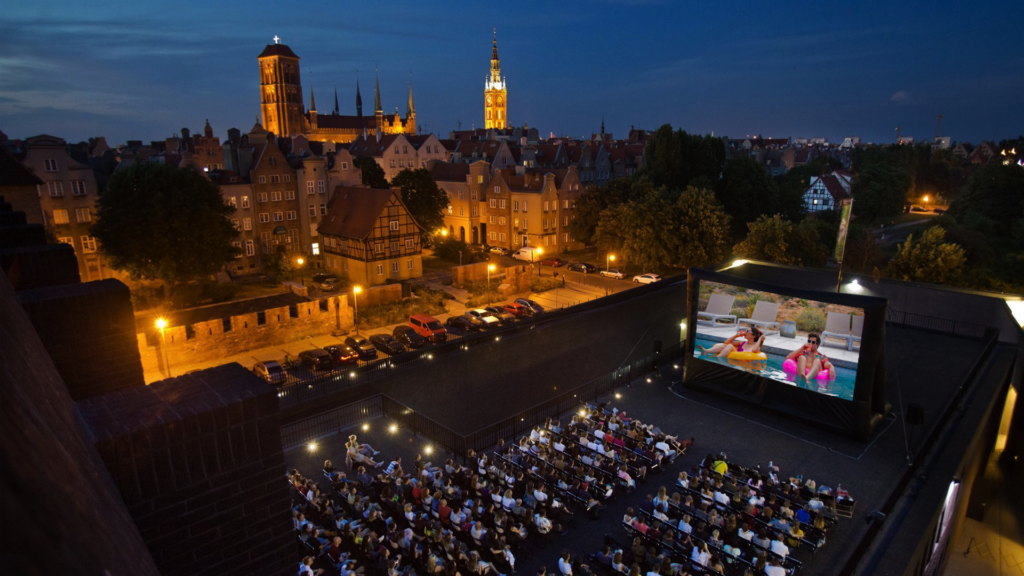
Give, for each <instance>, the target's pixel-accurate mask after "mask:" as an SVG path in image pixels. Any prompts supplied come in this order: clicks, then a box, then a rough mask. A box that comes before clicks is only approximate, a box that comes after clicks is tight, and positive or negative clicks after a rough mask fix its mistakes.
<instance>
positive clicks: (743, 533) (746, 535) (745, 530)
mask: <svg viewBox="0 0 1024 576" xmlns="http://www.w3.org/2000/svg"><path fill="white" fill-rule="evenodd" d="M736 535H737V536H739V537H740V538H743V539H744V540H746V541H747V542H750V541H751V540H752V539H753V538H754V531H753V530H751V529H750V527H749V526H747V525H746V524H744V525H743V526H740V529H739V530H738V531H737V532H736Z"/></svg>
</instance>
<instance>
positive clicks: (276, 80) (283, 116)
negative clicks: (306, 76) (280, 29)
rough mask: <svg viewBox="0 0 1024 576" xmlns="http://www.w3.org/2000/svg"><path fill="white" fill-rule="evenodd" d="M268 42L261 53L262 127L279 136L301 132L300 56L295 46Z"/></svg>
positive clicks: (275, 39) (302, 127)
mask: <svg viewBox="0 0 1024 576" xmlns="http://www.w3.org/2000/svg"><path fill="white" fill-rule="evenodd" d="M279 42H280V41H279V39H278V38H277V36H275V37H274V43H273V44H268V45H267V47H266V48H265V49H264V50H263V53H262V54H260V56H259V61H260V111H261V112H262V114H263V128H264V129H266V130H267V131H268V132H273V133H274V134H275V135H277V136H282V137H290V136H294V135H295V134H302V132H303V129H304V122H303V120H304V118H303V110H302V82H301V81H300V80H299V78H300V76H299V57H298V56H296V55H295V53H294V52H292V49H291V48H289V47H288V46H285V45H284V44H280V43H279Z"/></svg>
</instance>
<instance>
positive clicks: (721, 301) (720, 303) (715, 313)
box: [697, 293, 736, 327]
mask: <svg viewBox="0 0 1024 576" xmlns="http://www.w3.org/2000/svg"><path fill="white" fill-rule="evenodd" d="M735 300H736V297H735V296H729V295H728V294H718V293H715V294H712V295H711V298H710V299H708V305H707V308H705V309H704V311H703V312H697V322H698V323H700V322H708V321H710V322H711V325H712V326H733V327H735V326H736V315H734V314H730V312H732V303H733V301H735ZM719 319H725V320H732V322H721V323H720V322H719V321H718V320H719Z"/></svg>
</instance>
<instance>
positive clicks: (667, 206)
mask: <svg viewBox="0 0 1024 576" xmlns="http://www.w3.org/2000/svg"><path fill="white" fill-rule="evenodd" d="M675 232H676V231H675V227H674V218H673V203H672V202H670V201H669V197H668V196H667V191H665V190H664V189H660V190H650V191H649V192H648V193H647V194H646V195H645V196H644V197H642V198H638V199H635V200H631V201H629V202H626V203H624V204H616V205H614V206H611V207H609V208H607V209H605V211H604V212H602V213H601V221H600V223H598V225H597V228H596V230H595V233H594V236H595V242H596V244H597V246H598V247H600V248H601V249H602V250H604V251H606V252H619V253H620V255H621V256H622V258H623V260H625V261H628V262H631V263H633V264H636V265H638V266H640V268H641V269H642V270H644V271H648V272H649V271H654V270H660V269H662V268H666V267H668V266H671V265H672V262H673V261H674V260H675V258H676V256H677V252H678V237H677V235H676V234H675Z"/></svg>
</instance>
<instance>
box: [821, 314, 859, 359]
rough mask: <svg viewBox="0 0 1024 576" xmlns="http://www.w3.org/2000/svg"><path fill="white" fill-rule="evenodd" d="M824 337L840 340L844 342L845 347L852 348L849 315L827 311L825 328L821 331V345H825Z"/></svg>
mask: <svg viewBox="0 0 1024 576" xmlns="http://www.w3.org/2000/svg"><path fill="white" fill-rule="evenodd" d="M826 338H833V339H835V340H842V341H843V342H845V343H846V349H847V350H851V349H852V348H853V335H851V334H850V315H849V314H844V313H842V312H829V313H828V316H827V317H826V318H825V329H824V330H822V332H821V345H822V346H824V345H825V339H826Z"/></svg>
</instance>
